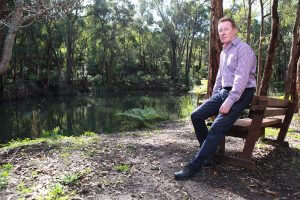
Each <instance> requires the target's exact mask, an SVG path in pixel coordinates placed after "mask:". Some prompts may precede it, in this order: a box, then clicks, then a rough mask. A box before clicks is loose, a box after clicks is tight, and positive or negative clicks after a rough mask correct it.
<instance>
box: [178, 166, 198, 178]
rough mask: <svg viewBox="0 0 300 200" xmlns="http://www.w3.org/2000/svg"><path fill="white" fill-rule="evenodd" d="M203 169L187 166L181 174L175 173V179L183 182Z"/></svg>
mask: <svg viewBox="0 0 300 200" xmlns="http://www.w3.org/2000/svg"><path fill="white" fill-rule="evenodd" d="M201 171H202V170H201V167H199V168H198V169H192V168H191V167H189V166H185V167H184V168H183V169H182V170H180V171H179V172H175V174H174V177H175V179H176V180H183V179H188V178H191V177H192V176H194V175H195V174H197V173H199V172H201Z"/></svg>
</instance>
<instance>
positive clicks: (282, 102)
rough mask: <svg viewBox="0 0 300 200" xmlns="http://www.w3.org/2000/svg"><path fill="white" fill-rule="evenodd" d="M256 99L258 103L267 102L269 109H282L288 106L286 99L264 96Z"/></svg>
mask: <svg viewBox="0 0 300 200" xmlns="http://www.w3.org/2000/svg"><path fill="white" fill-rule="evenodd" d="M256 99H257V100H258V101H260V100H267V101H268V106H269V107H277V108H284V107H288V105H289V100H287V99H275V98H271V97H265V96H256Z"/></svg>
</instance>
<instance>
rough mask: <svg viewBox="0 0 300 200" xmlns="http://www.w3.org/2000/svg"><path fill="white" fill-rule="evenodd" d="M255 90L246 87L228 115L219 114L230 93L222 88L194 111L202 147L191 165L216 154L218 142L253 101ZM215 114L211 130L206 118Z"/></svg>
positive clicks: (192, 117) (194, 124)
mask: <svg viewBox="0 0 300 200" xmlns="http://www.w3.org/2000/svg"><path fill="white" fill-rule="evenodd" d="M254 90H255V89H254V88H246V89H245V91H244V93H243V94H242V96H241V98H240V99H239V100H238V101H237V102H236V103H235V104H233V106H232V107H231V109H230V111H229V113H227V114H226V115H223V114H218V113H219V109H220V107H221V105H222V104H223V102H224V101H225V99H226V98H227V96H228V93H229V91H228V90H225V89H220V90H219V91H218V93H217V94H215V95H213V96H212V97H211V98H210V99H208V100H207V101H205V102H204V103H203V104H202V105H201V106H199V107H198V108H197V109H196V110H195V111H193V113H192V115H191V119H192V123H193V126H194V129H195V132H196V136H197V139H198V141H199V143H200V148H199V150H198V152H197V153H196V155H195V157H194V158H193V159H192V160H191V161H190V163H189V166H190V167H192V168H198V167H200V166H201V165H202V164H203V162H204V161H205V160H208V159H210V158H211V157H212V156H213V155H214V154H215V152H216V149H217V146H218V144H219V143H220V141H222V139H224V137H225V134H226V133H227V131H228V130H229V129H230V128H231V127H232V125H233V124H234V122H235V121H236V120H237V119H238V118H239V116H240V115H241V114H242V112H243V111H244V110H245V108H246V107H247V106H248V105H249V104H250V103H251V100H252V98H253V95H254ZM214 115H217V116H216V119H215V120H214V122H213V123H212V125H211V128H210V130H208V129H207V126H206V124H205V120H206V119H207V118H208V117H211V116H214Z"/></svg>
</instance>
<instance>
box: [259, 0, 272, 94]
mask: <svg viewBox="0 0 300 200" xmlns="http://www.w3.org/2000/svg"><path fill="white" fill-rule="evenodd" d="M259 4H260V21H261V25H260V32H259V44H258V70H257V88H259V87H260V85H261V79H262V76H263V45H264V41H265V34H264V32H265V18H266V17H267V16H269V15H270V14H271V13H268V14H266V15H264V4H265V2H264V1H263V0H259ZM258 92H259V90H257V91H256V93H257V94H258Z"/></svg>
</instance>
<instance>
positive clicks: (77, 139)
mask: <svg viewBox="0 0 300 200" xmlns="http://www.w3.org/2000/svg"><path fill="white" fill-rule="evenodd" d="M62 134H63V132H62V131H61V130H60V129H59V128H58V127H57V128H54V129H53V130H52V131H42V134H41V136H42V137H41V138H36V139H29V138H25V139H23V140H21V139H17V140H12V141H10V142H8V143H7V144H3V145H2V147H1V148H0V150H7V149H12V148H17V147H21V146H26V145H34V144H39V143H42V142H47V143H48V144H49V145H55V144H60V143H61V142H69V143H71V144H73V145H71V147H70V148H73V149H72V150H74V149H80V148H83V147H85V146H87V145H89V144H90V143H93V142H96V141H97V140H99V136H98V135H97V134H96V133H94V132H84V133H82V134H79V135H78V136H63V135H62ZM65 156H66V155H65Z"/></svg>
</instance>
